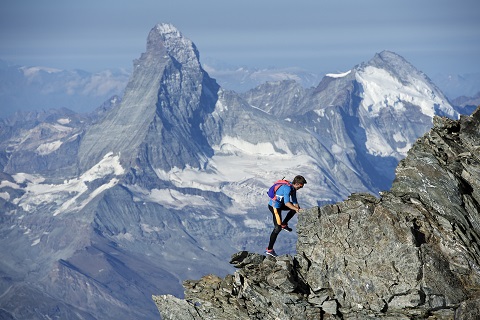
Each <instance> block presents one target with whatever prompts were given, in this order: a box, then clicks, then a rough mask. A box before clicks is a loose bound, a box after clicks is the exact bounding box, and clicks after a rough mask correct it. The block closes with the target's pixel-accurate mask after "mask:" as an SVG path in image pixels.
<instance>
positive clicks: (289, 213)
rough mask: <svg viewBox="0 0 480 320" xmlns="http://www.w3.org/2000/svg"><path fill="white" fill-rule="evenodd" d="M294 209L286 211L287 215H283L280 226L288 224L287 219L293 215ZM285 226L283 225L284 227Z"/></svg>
mask: <svg viewBox="0 0 480 320" xmlns="http://www.w3.org/2000/svg"><path fill="white" fill-rule="evenodd" d="M295 213H296V211H295V210H290V211H288V213H287V216H286V217H285V219H284V220H283V221H282V226H288V221H290V219H292V218H293V216H294V215H295ZM284 228H285V227H284ZM291 230H292V229H290V230H289V231H291Z"/></svg>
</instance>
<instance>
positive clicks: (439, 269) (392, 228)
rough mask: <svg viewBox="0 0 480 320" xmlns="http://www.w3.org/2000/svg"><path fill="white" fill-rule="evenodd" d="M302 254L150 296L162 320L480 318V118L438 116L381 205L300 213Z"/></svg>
mask: <svg viewBox="0 0 480 320" xmlns="http://www.w3.org/2000/svg"><path fill="white" fill-rule="evenodd" d="M297 232H298V242H297V254H296V255H295V256H289V255H284V256H279V257H277V258H273V257H265V256H263V255H259V254H256V253H249V252H246V251H243V252H239V253H236V254H234V255H233V256H232V258H231V261H230V263H232V264H233V265H234V266H235V267H236V268H238V270H237V271H236V272H235V273H234V274H233V275H227V276H226V277H225V278H223V279H222V278H220V277H217V276H215V275H208V276H205V277H203V278H202V279H200V280H198V281H193V280H187V281H185V282H184V287H185V299H184V300H182V299H178V298H176V297H174V296H171V295H163V296H153V300H154V301H155V303H156V305H157V307H158V309H159V311H160V314H161V317H162V318H163V319H185V320H187V319H480V246H479V244H480V108H477V110H476V111H475V112H474V113H473V114H472V115H471V116H469V117H466V116H465V117H462V118H461V119H460V120H458V121H454V120H450V119H447V118H440V117H436V118H435V119H434V126H433V128H432V130H430V132H428V133H427V134H425V136H423V137H422V138H420V139H418V141H417V142H416V143H415V145H414V146H413V147H412V149H411V150H410V151H409V154H408V156H407V158H405V159H404V160H402V161H401V162H400V164H399V165H398V167H397V170H396V179H395V181H394V183H393V186H392V188H391V190H390V191H388V192H383V193H382V194H381V195H380V198H376V197H374V196H372V195H369V194H353V195H351V196H350V197H349V198H348V199H347V200H345V201H343V202H341V203H337V204H333V205H327V206H323V207H320V208H318V207H316V208H312V209H309V210H306V211H304V212H302V213H301V214H300V215H299V218H298V225H297Z"/></svg>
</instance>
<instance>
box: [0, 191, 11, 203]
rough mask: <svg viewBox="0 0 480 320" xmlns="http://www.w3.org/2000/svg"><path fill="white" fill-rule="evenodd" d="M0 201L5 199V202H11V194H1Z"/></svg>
mask: <svg viewBox="0 0 480 320" xmlns="http://www.w3.org/2000/svg"><path fill="white" fill-rule="evenodd" d="M0 199H3V200H6V201H8V200H10V194H9V193H8V192H0Z"/></svg>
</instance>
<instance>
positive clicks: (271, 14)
mask: <svg viewBox="0 0 480 320" xmlns="http://www.w3.org/2000/svg"><path fill="white" fill-rule="evenodd" d="M479 13H480V1H478V0H456V1H454V0H401V1H399V0H397V1H388V0H361V1H360V0H298V1H291V0H289V1H285V0H242V1H229V0H203V1H200V0H138V1H131V0H82V1H78V0H76V1H73V0H1V3H0V59H1V60H5V61H7V62H10V63H13V64H19V65H27V66H45V67H52V68H59V69H82V70H86V71H89V72H98V71H101V70H105V69H109V68H124V69H129V70H131V69H132V66H133V60H134V59H137V58H139V57H140V55H141V53H142V52H144V51H145V48H146V39H147V36H148V33H149V31H150V30H151V29H152V28H153V27H154V26H155V25H156V24H157V23H171V24H173V25H174V26H175V27H176V28H177V29H178V30H179V31H180V32H181V33H182V34H183V35H184V36H185V37H187V38H189V39H190V40H192V41H193V42H194V43H195V45H196V46H197V48H198V50H199V52H200V59H201V61H202V62H203V61H206V60H207V59H211V60H213V61H217V62H222V63H224V64H226V65H230V66H247V67H252V68H253V67H255V68H267V67H276V68H284V67H298V68H302V69H305V70H307V71H310V72H312V73H318V74H321V73H330V72H332V73H339V72H344V71H347V70H349V69H351V68H353V67H354V66H355V65H357V64H359V63H362V62H364V61H368V60H370V59H371V58H372V57H373V56H374V55H375V53H378V52H381V51H383V50H389V51H393V52H395V53H397V54H399V55H401V56H402V57H404V58H405V59H406V60H407V61H409V62H410V63H411V64H413V65H414V66H415V67H416V68H417V69H419V70H420V71H423V72H425V73H426V74H427V75H433V74H436V73H453V74H467V73H474V72H480V59H479V58H480V18H479Z"/></svg>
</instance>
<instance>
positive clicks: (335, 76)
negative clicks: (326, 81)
mask: <svg viewBox="0 0 480 320" xmlns="http://www.w3.org/2000/svg"><path fill="white" fill-rule="evenodd" d="M350 72H352V70H348V71H347V72H343V73H327V74H326V75H325V76H327V77H330V78H343V77H346V76H348V75H349V74H350Z"/></svg>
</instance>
